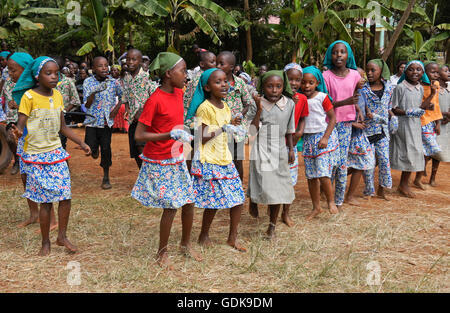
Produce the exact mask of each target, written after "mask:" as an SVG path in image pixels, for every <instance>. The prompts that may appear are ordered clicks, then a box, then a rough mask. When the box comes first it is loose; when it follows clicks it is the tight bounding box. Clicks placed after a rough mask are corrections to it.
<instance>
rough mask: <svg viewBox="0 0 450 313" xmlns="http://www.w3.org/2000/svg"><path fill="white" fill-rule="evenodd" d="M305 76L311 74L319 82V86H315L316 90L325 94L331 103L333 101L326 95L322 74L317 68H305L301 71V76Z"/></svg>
mask: <svg viewBox="0 0 450 313" xmlns="http://www.w3.org/2000/svg"><path fill="white" fill-rule="evenodd" d="M305 74H313V75H314V77H315V78H316V79H317V81H318V82H319V85H317V87H316V89H317V90H318V91H320V92H323V93H326V94H327V95H328V97H329V98H330V100H331V101H333V99H332V98H331V97H330V95H329V94H328V89H327V85H326V84H325V80H324V79H323V76H322V72H321V71H320V70H319V69H318V68H317V67H315V66H313V65H311V66H308V67H305V68H304V69H303V75H305Z"/></svg>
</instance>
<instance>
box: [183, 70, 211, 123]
mask: <svg viewBox="0 0 450 313" xmlns="http://www.w3.org/2000/svg"><path fill="white" fill-rule="evenodd" d="M218 70H219V69H218V68H210V69H209V70H206V71H204V72H203V73H202V75H201V76H200V79H199V81H198V84H197V88H196V89H195V92H194V96H193V97H192V100H191V103H190V105H189V108H188V110H187V113H186V120H189V119H191V118H192V117H193V116H194V115H195V113H196V112H197V109H198V107H199V106H200V104H202V103H203V101H205V99H206V96H205V90H204V89H203V88H204V87H205V86H206V85H207V84H208V80H209V77H210V76H211V74H212V73H214V72H215V71H218Z"/></svg>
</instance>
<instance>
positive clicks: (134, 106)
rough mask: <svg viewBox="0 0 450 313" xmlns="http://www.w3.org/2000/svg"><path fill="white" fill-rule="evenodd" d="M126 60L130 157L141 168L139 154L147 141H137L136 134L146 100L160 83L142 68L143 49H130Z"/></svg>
mask: <svg viewBox="0 0 450 313" xmlns="http://www.w3.org/2000/svg"><path fill="white" fill-rule="evenodd" d="M126 60H127V63H126V65H127V66H128V70H129V74H128V73H127V74H125V77H124V79H123V102H124V103H125V110H126V112H127V113H125V115H126V118H127V119H128V122H129V123H130V126H129V128H128V143H129V146H130V158H133V159H134V160H135V161H136V164H137V166H138V168H141V166H142V160H141V159H140V158H139V155H140V154H141V153H142V151H143V150H144V146H145V142H137V141H136V140H135V138H134V136H135V133H136V127H137V123H138V120H139V117H140V115H141V113H142V110H143V108H144V104H145V101H147V99H148V98H149V97H150V96H151V95H152V93H154V92H155V90H156V88H158V84H157V83H156V82H154V81H152V80H151V78H150V76H149V75H148V73H147V72H145V71H144V70H143V69H142V52H141V51H139V50H138V49H131V50H129V51H128V53H127V58H126Z"/></svg>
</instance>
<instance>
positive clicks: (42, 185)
mask: <svg viewBox="0 0 450 313" xmlns="http://www.w3.org/2000/svg"><path fill="white" fill-rule="evenodd" d="M58 80H59V68H58V65H57V64H56V62H55V60H53V59H51V58H49V57H39V58H37V59H35V60H34V61H33V62H31V63H30V64H28V66H27V67H26V68H25V70H24V71H23V73H22V75H21V76H20V78H19V80H18V81H17V84H16V86H15V87H14V90H13V97H14V99H16V101H20V105H19V120H18V123H17V127H16V126H13V129H14V131H15V133H16V136H17V137H22V135H24V134H25V136H24V145H23V151H21V152H20V158H21V159H22V161H23V162H24V164H25V167H26V169H25V173H26V188H25V193H24V194H23V197H24V198H27V199H29V200H31V201H33V202H35V203H40V204H41V209H40V212H39V222H40V228H41V235H42V247H41V250H40V252H39V255H40V256H46V255H48V254H49V253H50V250H51V249H50V238H49V232H50V224H51V218H50V216H51V210H52V203H53V202H59V207H58V218H59V223H58V227H59V229H58V238H57V240H56V244H57V245H59V246H64V247H66V248H67V249H68V250H69V251H71V252H76V251H77V248H76V247H75V246H74V245H73V244H72V243H71V242H70V241H69V240H68V239H67V235H66V231H67V224H68V221H69V215H70V208H71V197H72V195H71V182H70V173H69V168H68V165H67V162H65V161H66V160H68V159H69V157H70V156H69V154H68V153H67V152H66V151H65V150H64V149H63V148H62V147H61V140H60V139H59V133H60V132H61V133H62V134H63V135H64V136H66V137H67V138H69V139H71V140H72V141H73V142H75V143H77V144H78V145H80V147H81V149H83V150H84V151H85V152H86V153H87V155H89V154H90V152H91V150H90V148H89V146H87V145H86V144H85V143H84V142H83V141H82V140H81V139H80V138H79V137H78V136H77V135H75V133H74V132H73V131H72V130H71V129H70V128H68V127H67V126H66V124H65V121H64V115H63V112H62V110H63V108H64V104H63V100H62V96H61V94H60V93H59V91H57V90H55V89H54V88H55V87H56V85H57V83H58Z"/></svg>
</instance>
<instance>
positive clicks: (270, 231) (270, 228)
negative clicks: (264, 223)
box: [265, 223, 275, 240]
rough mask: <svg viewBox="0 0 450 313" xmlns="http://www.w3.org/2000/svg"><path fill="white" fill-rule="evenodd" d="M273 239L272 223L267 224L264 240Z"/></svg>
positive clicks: (273, 226)
mask: <svg viewBox="0 0 450 313" xmlns="http://www.w3.org/2000/svg"><path fill="white" fill-rule="evenodd" d="M274 237H275V225H274V224H273V223H270V224H269V228H268V229H267V231H266V237H265V238H266V239H268V240H272V239H273V238H274Z"/></svg>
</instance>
